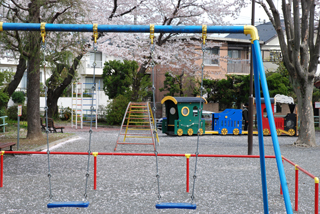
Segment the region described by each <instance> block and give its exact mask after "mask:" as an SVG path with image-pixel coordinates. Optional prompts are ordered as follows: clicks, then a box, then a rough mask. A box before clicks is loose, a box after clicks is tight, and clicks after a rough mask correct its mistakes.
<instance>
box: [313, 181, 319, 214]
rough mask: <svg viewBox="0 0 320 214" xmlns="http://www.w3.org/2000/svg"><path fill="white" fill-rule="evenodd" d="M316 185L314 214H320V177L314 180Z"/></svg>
mask: <svg viewBox="0 0 320 214" xmlns="http://www.w3.org/2000/svg"><path fill="white" fill-rule="evenodd" d="M314 183H315V191H314V194H315V196H314V213H315V214H318V212H319V178H318V177H315V178H314Z"/></svg>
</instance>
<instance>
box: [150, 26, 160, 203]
mask: <svg viewBox="0 0 320 214" xmlns="http://www.w3.org/2000/svg"><path fill="white" fill-rule="evenodd" d="M150 39H151V40H150V53H151V62H150V64H151V68H152V95H153V108H152V110H153V115H154V116H153V118H154V120H155V119H156V110H157V108H156V105H155V90H156V88H155V87H154V66H155V63H154V47H155V45H154V42H153V39H154V25H152V24H151V25H150ZM154 126H155V127H154V131H153V134H154V135H155V137H156V135H157V131H156V128H157V127H156V124H154ZM154 154H155V156H156V178H157V186H158V200H159V202H160V200H161V194H160V175H159V164H158V151H157V143H155V150H154Z"/></svg>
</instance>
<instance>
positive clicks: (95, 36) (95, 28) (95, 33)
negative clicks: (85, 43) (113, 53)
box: [93, 24, 98, 43]
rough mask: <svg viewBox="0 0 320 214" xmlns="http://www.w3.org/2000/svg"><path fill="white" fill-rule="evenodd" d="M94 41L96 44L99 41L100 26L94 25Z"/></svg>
mask: <svg viewBox="0 0 320 214" xmlns="http://www.w3.org/2000/svg"><path fill="white" fill-rule="evenodd" d="M93 39H94V43H97V39H98V24H93Z"/></svg>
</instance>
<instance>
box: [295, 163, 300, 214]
mask: <svg viewBox="0 0 320 214" xmlns="http://www.w3.org/2000/svg"><path fill="white" fill-rule="evenodd" d="M294 168H295V170H296V183H295V207H294V210H295V211H298V198H299V169H298V165H295V166H294Z"/></svg>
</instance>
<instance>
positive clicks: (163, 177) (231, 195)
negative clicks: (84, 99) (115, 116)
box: [0, 128, 320, 214]
mask: <svg viewBox="0 0 320 214" xmlns="http://www.w3.org/2000/svg"><path fill="white" fill-rule="evenodd" d="M88 130H89V129H87V130H77V131H75V130H70V129H69V128H66V131H68V132H76V136H77V137H78V139H76V140H70V141H68V142H66V143H63V144H61V145H58V146H55V147H52V150H53V151H75V152H86V151H87V150H88V142H89V133H88ZM118 132H119V129H118V128H99V129H98V130H95V129H93V134H92V146H91V151H93V152H95V151H97V152H113V148H114V145H115V142H116V138H117V135H118ZM264 139H265V154H266V155H274V152H273V146H272V142H271V137H265V138H264ZM139 140H141V139H139ZM148 140H150V139H142V140H141V141H148ZM295 140H296V137H279V143H280V147H281V153H282V155H284V156H285V157H287V158H289V159H290V160H292V161H294V162H295V163H297V164H299V166H301V167H303V168H304V169H306V170H308V171H309V172H311V173H312V174H314V175H316V176H318V177H320V163H319V156H320V155H319V154H320V147H319V146H318V147H316V148H297V147H294V146H292V143H293V142H294V141H295ZM160 141H161V145H160V147H159V148H158V149H159V153H179V154H185V153H192V154H194V153H195V148H196V142H197V137H196V136H192V137H187V136H186V137H171V136H167V135H164V134H160ZM317 144H318V145H320V133H319V132H318V133H317ZM117 152H139V153H140V152H142V153H153V147H152V146H150V145H148V146H146V145H143V146H141V145H120V146H119V147H118V150H117ZM199 152H200V154H204V153H206V154H240V155H246V154H247V136H218V135H207V136H202V137H200V148H199ZM253 153H254V155H258V154H259V148H258V138H257V137H256V136H254V147H253ZM50 161H51V173H52V190H53V194H54V199H55V200H57V201H77V200H82V199H83V193H84V189H85V173H86V166H87V156H75V155H72V156H71V155H70V156H62V155H51V156H50ZM194 161H195V158H191V159H190V181H191V180H192V175H193V171H194V164H195V162H194ZM90 167H91V168H90V177H89V183H88V195H89V201H90V206H89V207H88V208H85V209H76V208H57V209H50V210H49V209H47V208H46V205H47V203H48V202H49V197H48V194H49V190H48V189H49V184H48V177H47V172H48V169H47V156H46V155H16V156H14V157H13V156H6V157H5V160H4V182H3V185H4V187H3V188H0V213H218V214H221V213H241V214H243V213H263V200H262V193H261V192H262V190H261V178H260V162H259V159H240V158H238V159H231V158H199V160H198V169H197V176H198V178H197V180H196V186H195V197H196V203H197V210H193V211H186V210H156V209H155V207H154V206H155V203H157V185H156V178H155V175H156V164H155V157H135V156H102V155H100V156H99V155H98V168H97V170H98V173H97V190H93V158H91V159H90ZM185 167H186V160H185V158H184V157H159V174H160V188H161V196H162V201H163V202H190V196H191V194H190V193H186V184H185V182H186V181H185V179H186V178H185V176H186V172H185ZM266 168H267V169H266V170H267V182H268V201H269V209H270V213H286V212H285V207H284V201H283V197H282V196H281V195H280V194H279V178H278V172H277V167H276V162H275V160H274V159H267V160H266ZM284 168H285V172H286V177H287V182H288V187H289V191H290V198H291V202H292V205H293V207H294V173H295V170H294V167H293V166H291V165H289V164H288V163H285V164H284ZM299 175H300V176H299V178H300V182H299V185H300V186H299V194H300V195H299V213H314V181H313V180H312V179H311V178H309V177H307V176H305V175H304V174H303V173H302V172H300V174H299ZM191 189H192V182H190V190H191Z"/></svg>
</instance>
